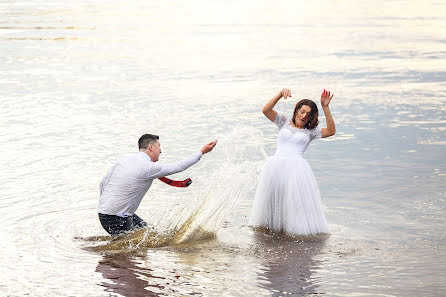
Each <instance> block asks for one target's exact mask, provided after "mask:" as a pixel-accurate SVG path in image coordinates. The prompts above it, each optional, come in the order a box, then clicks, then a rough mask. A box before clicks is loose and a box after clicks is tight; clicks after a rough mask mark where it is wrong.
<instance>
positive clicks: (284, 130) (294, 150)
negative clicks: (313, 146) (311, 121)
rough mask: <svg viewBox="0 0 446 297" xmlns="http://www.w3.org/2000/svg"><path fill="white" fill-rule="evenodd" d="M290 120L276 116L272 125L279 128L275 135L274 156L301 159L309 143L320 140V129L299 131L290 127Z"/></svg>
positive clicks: (280, 115) (282, 116) (279, 115)
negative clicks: (275, 147)
mask: <svg viewBox="0 0 446 297" xmlns="http://www.w3.org/2000/svg"><path fill="white" fill-rule="evenodd" d="M290 121H291V119H290V118H288V117H286V116H284V115H282V114H279V113H278V114H277V115H276V119H275V120H274V123H275V124H276V125H277V127H278V128H279V134H278V135H277V149H276V153H275V155H276V156H283V157H290V158H292V157H302V155H303V153H304V152H305V150H306V149H307V147H308V145H309V144H310V142H311V141H312V140H313V139H315V138H321V137H322V133H321V129H322V128H321V127H319V126H317V127H316V128H314V129H299V128H296V127H293V126H291V124H290Z"/></svg>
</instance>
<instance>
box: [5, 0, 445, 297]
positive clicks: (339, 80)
mask: <svg viewBox="0 0 446 297" xmlns="http://www.w3.org/2000/svg"><path fill="white" fill-rule="evenodd" d="M445 13H446V3H445V2H442V1H435V0H427V1H410V2H409V3H408V1H362V0H361V1H354V2H353V1H311V3H310V1H305V2H304V1H275V2H273V1H249V0H248V1H243V2H240V1H218V2H216V1H211V2H210V1H189V2H184V1H175V0H172V1H164V2H157V3H154V2H153V1H127V2H125V3H124V2H122V1H104V0H92V1H72V0H68V1H60V0H52V1H0V55H1V59H0V69H1V70H0V121H1V132H0V143H1V146H0V155H1V160H0V162H1V168H2V170H1V175H0V192H1V200H0V216H1V218H2V222H3V223H2V227H1V229H0V232H1V233H0V235H1V238H2V240H1V241H0V248H1V253H0V273H1V278H0V296H11V297H12V296H192V295H194V296H289V295H290V296H308V295H325V296H441V295H445V294H446V278H445V272H446V262H445V259H446V251H445V247H446V235H445V232H444V226H445V225H446V188H445V184H446V158H445V156H446V154H445V149H446V107H445V103H446V62H445V61H446V34H445V32H446V17H445V15H446V14H445ZM284 87H286V88H290V89H291V90H292V92H293V98H292V100H288V101H280V102H279V103H278V105H277V106H276V109H277V110H278V111H280V112H282V113H288V114H290V113H291V112H292V110H293V107H294V104H295V102H296V101H297V100H298V99H300V98H311V99H313V100H315V101H316V102H317V104H318V105H319V106H320V103H319V99H318V98H319V96H320V93H321V91H322V90H323V89H324V88H325V89H329V90H331V91H333V92H334V93H335V97H334V98H333V100H332V103H331V110H332V114H333V117H334V119H335V122H336V128H337V133H336V135H335V136H334V137H332V138H329V139H324V140H317V141H314V142H312V144H311V145H310V147H309V149H308V150H307V152H306V154H305V158H306V159H307V160H308V162H309V163H310V165H311V166H312V168H313V171H314V173H315V176H316V178H317V180H318V183H319V187H320V191H321V196H322V201H323V205H324V209H325V213H326V216H327V220H328V222H329V227H330V229H331V232H332V234H331V236H330V237H329V238H326V239H325V240H321V239H319V240H301V239H296V238H291V237H285V236H282V235H279V234H264V233H261V232H258V231H254V230H252V229H251V228H250V227H249V225H248V221H249V215H250V211H251V205H252V201H253V197H254V192H255V187H256V182H257V176H258V174H259V172H260V169H261V166H262V164H263V163H264V161H265V159H266V157H267V156H268V155H271V154H273V153H274V151H275V146H276V144H275V142H276V135H277V130H276V127H275V125H274V124H272V123H271V122H269V121H268V120H267V119H266V118H265V117H264V116H263V115H262V113H261V109H262V107H263V105H264V104H265V103H266V102H267V101H268V100H269V99H270V98H271V97H272V96H273V95H275V94H276V93H277V92H279V91H280V90H281V89H282V88H284ZM320 120H321V124H322V125H323V126H324V125H325V119H324V117H323V115H320ZM144 133H154V134H158V135H160V137H161V138H160V141H161V144H162V152H163V153H162V155H161V160H160V162H174V161H177V160H180V159H182V158H184V157H186V156H188V155H190V154H192V153H194V152H195V151H197V150H198V149H200V148H201V147H202V145H203V144H205V143H207V142H209V141H211V140H214V139H218V140H219V143H218V145H217V147H216V148H215V150H214V151H213V152H212V153H210V154H207V155H205V156H204V157H203V158H202V159H201V161H200V162H199V163H198V164H197V165H195V166H193V167H191V168H190V169H189V170H187V171H186V172H183V173H180V174H177V175H175V176H173V178H175V179H185V178H187V177H191V178H192V180H193V184H192V185H191V186H190V187H189V188H187V189H178V188H171V187H167V186H166V185H164V184H162V183H161V182H156V181H155V182H154V184H153V186H152V188H151V189H150V190H149V192H148V193H147V195H146V197H145V198H144V200H143V202H142V203H141V206H140V208H139V209H138V211H137V213H138V214H139V215H140V216H141V217H143V218H144V219H145V220H146V221H148V222H150V223H151V224H153V225H154V226H155V227H156V228H160V229H163V228H164V229H163V230H173V229H172V228H174V227H173V226H183V227H185V229H184V230H183V231H187V232H189V233H187V232H183V233H182V236H183V239H185V240H183V239H182V240H177V241H172V242H170V243H169V244H164V245H163V244H160V245H158V246H153V245H152V246H151V245H150V244H148V243H147V241H146V242H142V244H133V245H127V246H124V247H121V248H116V246H115V248H110V245H113V244H114V243H113V242H110V240H108V238H107V237H105V236H106V235H107V234H106V232H105V231H104V230H103V229H102V228H101V226H100V223H99V221H98V218H97V214H96V208H97V204H98V199H99V182H100V180H101V179H102V177H103V175H104V174H105V173H106V171H107V169H108V168H109V166H110V165H111V164H112V162H113V161H114V160H115V159H116V158H117V157H118V156H122V155H126V154H131V153H133V152H136V151H137V140H138V138H139V137H140V136H141V135H142V134H144ZM98 249H99V251H98Z"/></svg>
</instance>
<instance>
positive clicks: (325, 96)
mask: <svg viewBox="0 0 446 297" xmlns="http://www.w3.org/2000/svg"><path fill="white" fill-rule="evenodd" d="M330 95H331V96H330ZM333 95H334V94H330V92H329V91H326V90H324V91H323V92H322V95H321V105H322V109H323V110H324V114H325V120H326V121H327V128H322V129H321V133H322V137H323V138H325V137H330V136H333V135H335V133H336V126H335V123H334V120H333V117H332V115H331V112H330V107H328V104H330V101H331V98H333Z"/></svg>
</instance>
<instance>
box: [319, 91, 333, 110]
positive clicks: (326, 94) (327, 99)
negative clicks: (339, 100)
mask: <svg viewBox="0 0 446 297" xmlns="http://www.w3.org/2000/svg"><path fill="white" fill-rule="evenodd" d="M330 95H331V96H330ZM333 95H334V94H330V92H329V91H326V90H324V91H323V92H322V95H321V104H322V106H323V107H326V106H328V104H330V101H331V98H333Z"/></svg>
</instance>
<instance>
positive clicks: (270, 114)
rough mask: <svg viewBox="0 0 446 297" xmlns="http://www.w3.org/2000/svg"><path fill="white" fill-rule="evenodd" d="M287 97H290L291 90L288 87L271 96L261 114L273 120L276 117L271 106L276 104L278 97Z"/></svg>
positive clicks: (275, 112)
mask: <svg viewBox="0 0 446 297" xmlns="http://www.w3.org/2000/svg"><path fill="white" fill-rule="evenodd" d="M282 97H283V98H284V99H287V98H288V97H291V90H289V89H283V90H282V91H280V93H279V94H277V95H276V96H274V97H273V98H271V100H269V101H268V102H267V103H266V104H265V106H264V107H263V110H262V112H263V114H264V115H265V116H266V117H267V118H268V119H269V120H270V121H271V122H274V120H275V119H276V115H277V111H275V110H274V109H273V108H274V106H275V105H276V104H277V102H278V101H279V100H280V98H282Z"/></svg>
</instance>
